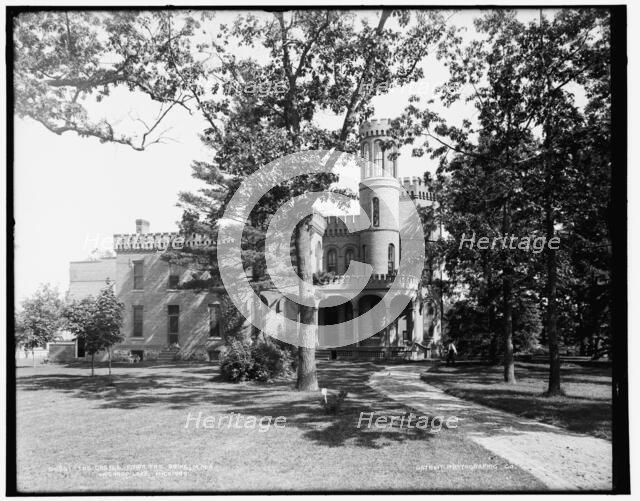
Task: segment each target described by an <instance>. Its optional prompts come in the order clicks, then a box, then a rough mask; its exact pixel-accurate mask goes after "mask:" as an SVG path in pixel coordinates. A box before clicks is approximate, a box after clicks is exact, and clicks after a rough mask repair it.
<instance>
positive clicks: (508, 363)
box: [502, 277, 516, 384]
mask: <svg viewBox="0 0 640 501" xmlns="http://www.w3.org/2000/svg"><path fill="white" fill-rule="evenodd" d="M512 288H513V286H512V284H511V278H509V277H506V278H505V279H504V282H503V285H502V314H503V327H502V328H503V331H502V336H503V344H504V355H503V357H504V358H503V360H502V362H503V366H504V380H505V382H506V383H509V384H515V383H516V370H515V363H514V361H513V306H512V304H511V291H512Z"/></svg>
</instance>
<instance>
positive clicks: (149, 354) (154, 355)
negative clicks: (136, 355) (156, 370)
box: [144, 350, 160, 362]
mask: <svg viewBox="0 0 640 501" xmlns="http://www.w3.org/2000/svg"><path fill="white" fill-rule="evenodd" d="M159 356H160V352H159V351H158V350H145V352H144V359H145V360H146V361H147V362H155V361H156V360H158V357H159Z"/></svg>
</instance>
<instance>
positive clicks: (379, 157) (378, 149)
mask: <svg viewBox="0 0 640 501" xmlns="http://www.w3.org/2000/svg"><path fill="white" fill-rule="evenodd" d="M373 148H374V153H373V154H374V157H373V165H374V172H373V175H374V176H381V175H382V166H383V154H382V145H381V143H380V141H376V142H375V144H374V147H373Z"/></svg>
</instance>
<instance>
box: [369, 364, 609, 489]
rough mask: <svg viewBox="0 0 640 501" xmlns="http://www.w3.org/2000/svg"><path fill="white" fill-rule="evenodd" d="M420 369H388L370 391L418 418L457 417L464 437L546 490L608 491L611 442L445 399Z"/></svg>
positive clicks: (378, 375)
mask: <svg viewBox="0 0 640 501" xmlns="http://www.w3.org/2000/svg"><path fill="white" fill-rule="evenodd" d="M423 371H424V367H421V366H417V365H408V366H397V365H396V366H394V365H392V366H388V367H386V368H385V369H384V370H381V371H378V372H376V373H374V374H373V375H372V376H371V379H370V381H369V384H370V386H371V387H372V388H374V389H375V390H377V391H379V392H380V393H382V394H383V395H385V396H387V397H388V398H391V399H392V400H396V401H399V402H401V403H403V404H404V405H407V406H408V407H411V408H413V409H415V410H417V411H419V412H421V413H422V414H426V415H431V416H444V418H445V420H446V419H447V418H449V417H451V416H456V417H457V418H458V428H459V429H460V430H461V431H463V432H464V433H465V435H466V436H467V437H468V438H469V439H470V440H473V441H474V442H476V443H477V444H480V445H481V446H483V447H484V448H486V449H488V450H490V451H491V452H493V453H494V454H497V455H499V456H501V457H502V458H504V459H506V460H507V461H509V462H511V463H513V464H515V465H517V466H519V467H520V468H522V469H523V470H525V471H528V472H530V473H531V474H532V475H533V476H535V477H536V478H538V479H539V480H540V481H541V482H543V483H544V484H545V485H546V486H547V487H549V489H551V490H558V491H565V490H573V491H575V490H610V489H611V488H612V483H611V482H612V476H611V474H612V472H611V465H612V448H611V442H609V441H607V440H603V439H600V438H595V437H591V436H588V435H582V434H579V433H573V432H571V431H568V430H566V429H563V428H558V427H556V426H552V425H548V424H544V423H539V422H537V421H532V420H529V419H525V418H520V417H518V416H515V415H513V414H509V413H507V412H503V411H500V410H496V409H491V408H488V407H484V406H482V405H480V404H477V403H474V402H469V401H466V400H462V399H460V398H457V397H454V396H451V395H448V394H446V393H444V392H443V391H442V390H440V389H439V388H436V387H434V386H431V385H429V384H427V383H425V382H424V381H422V380H421V379H420V374H421V372H423Z"/></svg>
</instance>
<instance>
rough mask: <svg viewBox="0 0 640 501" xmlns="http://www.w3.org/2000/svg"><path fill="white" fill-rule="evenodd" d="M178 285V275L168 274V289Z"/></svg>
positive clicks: (175, 287)
mask: <svg viewBox="0 0 640 501" xmlns="http://www.w3.org/2000/svg"><path fill="white" fill-rule="evenodd" d="M179 285H180V275H169V289H177V288H178V286H179Z"/></svg>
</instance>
